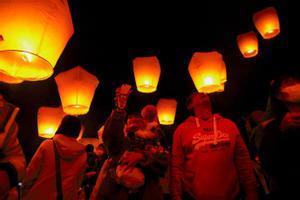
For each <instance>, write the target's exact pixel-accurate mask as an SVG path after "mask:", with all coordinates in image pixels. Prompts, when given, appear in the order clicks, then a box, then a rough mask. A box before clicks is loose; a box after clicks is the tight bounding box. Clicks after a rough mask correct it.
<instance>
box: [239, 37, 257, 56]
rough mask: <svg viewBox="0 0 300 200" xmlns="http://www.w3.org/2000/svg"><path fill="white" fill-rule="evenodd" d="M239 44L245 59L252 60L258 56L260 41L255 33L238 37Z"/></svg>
mask: <svg viewBox="0 0 300 200" xmlns="http://www.w3.org/2000/svg"><path fill="white" fill-rule="evenodd" d="M237 43H238V46H239V49H240V51H241V53H242V54H243V56H244V57H245V58H251V57H254V56H256V55H257V53H258V39H257V37H256V34H255V33H254V32H253V31H251V32H248V33H244V34H241V35H238V37H237Z"/></svg>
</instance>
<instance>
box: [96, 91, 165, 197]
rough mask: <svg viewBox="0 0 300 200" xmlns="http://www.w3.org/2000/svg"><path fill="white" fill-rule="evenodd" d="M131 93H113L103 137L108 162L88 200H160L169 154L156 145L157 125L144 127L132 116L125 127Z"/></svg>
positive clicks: (141, 121)
mask: <svg viewBox="0 0 300 200" xmlns="http://www.w3.org/2000/svg"><path fill="white" fill-rule="evenodd" d="M130 90H131V86H129V85H122V86H121V87H119V88H118V89H117V90H116V99H115V101H116V109H114V110H113V112H112V114H111V115H110V117H109V118H108V120H107V121H106V123H105V125H104V131H103V136H102V138H103V142H104V145H105V147H106V149H107V152H108V155H109V158H110V159H108V160H107V161H106V162H105V163H104V165H103V167H102V169H101V172H100V174H99V177H98V180H97V183H96V186H95V188H94V190H93V194H92V197H91V199H104V200H128V199H132V200H133V199H134V200H152V199H156V200H161V199H163V193H162V190H161V188H160V185H159V177H161V176H163V175H164V173H165V171H166V169H167V166H168V154H167V152H165V151H164V149H163V147H161V146H160V145H159V135H158V133H157V132H156V131H155V130H156V128H157V124H156V123H153V124H151V122H150V123H145V120H144V119H143V118H142V117H141V116H139V115H131V116H130V117H128V120H127V123H125V122H126V111H125V108H126V104H127V100H128V95H129V93H130ZM150 121H152V119H151V120H150ZM148 122H149V121H148Z"/></svg>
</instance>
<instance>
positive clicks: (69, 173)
mask: <svg viewBox="0 0 300 200" xmlns="http://www.w3.org/2000/svg"><path fill="white" fill-rule="evenodd" d="M53 140H54V141H55V144H56V146H57V150H58V154H59V156H60V167H61V177H62V191H63V198H64V199H68V200H73V199H78V198H77V192H78V189H79V188H80V186H81V183H82V180H83V176H84V172H85V169H86V166H87V155H86V152H85V147H84V145H82V144H80V143H78V142H77V140H76V139H74V138H71V137H67V136H64V135H61V134H57V135H55V136H54V138H53ZM55 172H56V168H55V154H54V148H53V141H52V140H45V141H44V142H43V143H42V144H41V145H40V147H39V148H38V149H37V151H36V153H35V154H34V156H33V158H32V159H31V162H30V163H29V166H28V168H27V170H26V176H25V179H24V191H23V195H24V199H25V200H26V199H32V200H40V199H43V200H47V199H49V200H53V199H56V194H57V190H56V175H55Z"/></svg>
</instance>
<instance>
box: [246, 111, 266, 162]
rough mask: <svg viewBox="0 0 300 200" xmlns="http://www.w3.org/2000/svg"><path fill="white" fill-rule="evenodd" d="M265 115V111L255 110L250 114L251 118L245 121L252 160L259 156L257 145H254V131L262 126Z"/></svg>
mask: <svg viewBox="0 0 300 200" xmlns="http://www.w3.org/2000/svg"><path fill="white" fill-rule="evenodd" d="M264 115H265V112H264V111H261V110H255V111H253V112H251V113H250V114H249V116H248V117H247V118H246V120H245V128H246V132H247V136H248V137H247V139H248V141H247V142H248V149H249V152H250V157H251V159H252V160H254V159H255V157H256V156H257V153H256V148H255V144H253V143H252V141H253V139H252V138H253V137H254V136H253V130H254V129H255V128H256V127H257V126H259V125H260V123H261V122H262V121H263V117H264Z"/></svg>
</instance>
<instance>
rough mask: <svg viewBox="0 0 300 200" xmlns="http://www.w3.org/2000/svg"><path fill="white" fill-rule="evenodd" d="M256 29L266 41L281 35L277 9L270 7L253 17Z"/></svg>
mask: <svg viewBox="0 0 300 200" xmlns="http://www.w3.org/2000/svg"><path fill="white" fill-rule="evenodd" d="M253 21H254V24H255V27H256V29H257V30H258V32H259V33H260V34H261V36H262V37H263V38H264V39H270V38H273V37H275V36H276V35H278V34H279V33H280V23H279V19H278V15H277V12H276V9H275V8H274V7H268V8H266V9H264V10H261V11H259V12H257V13H255V14H254V15H253Z"/></svg>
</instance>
